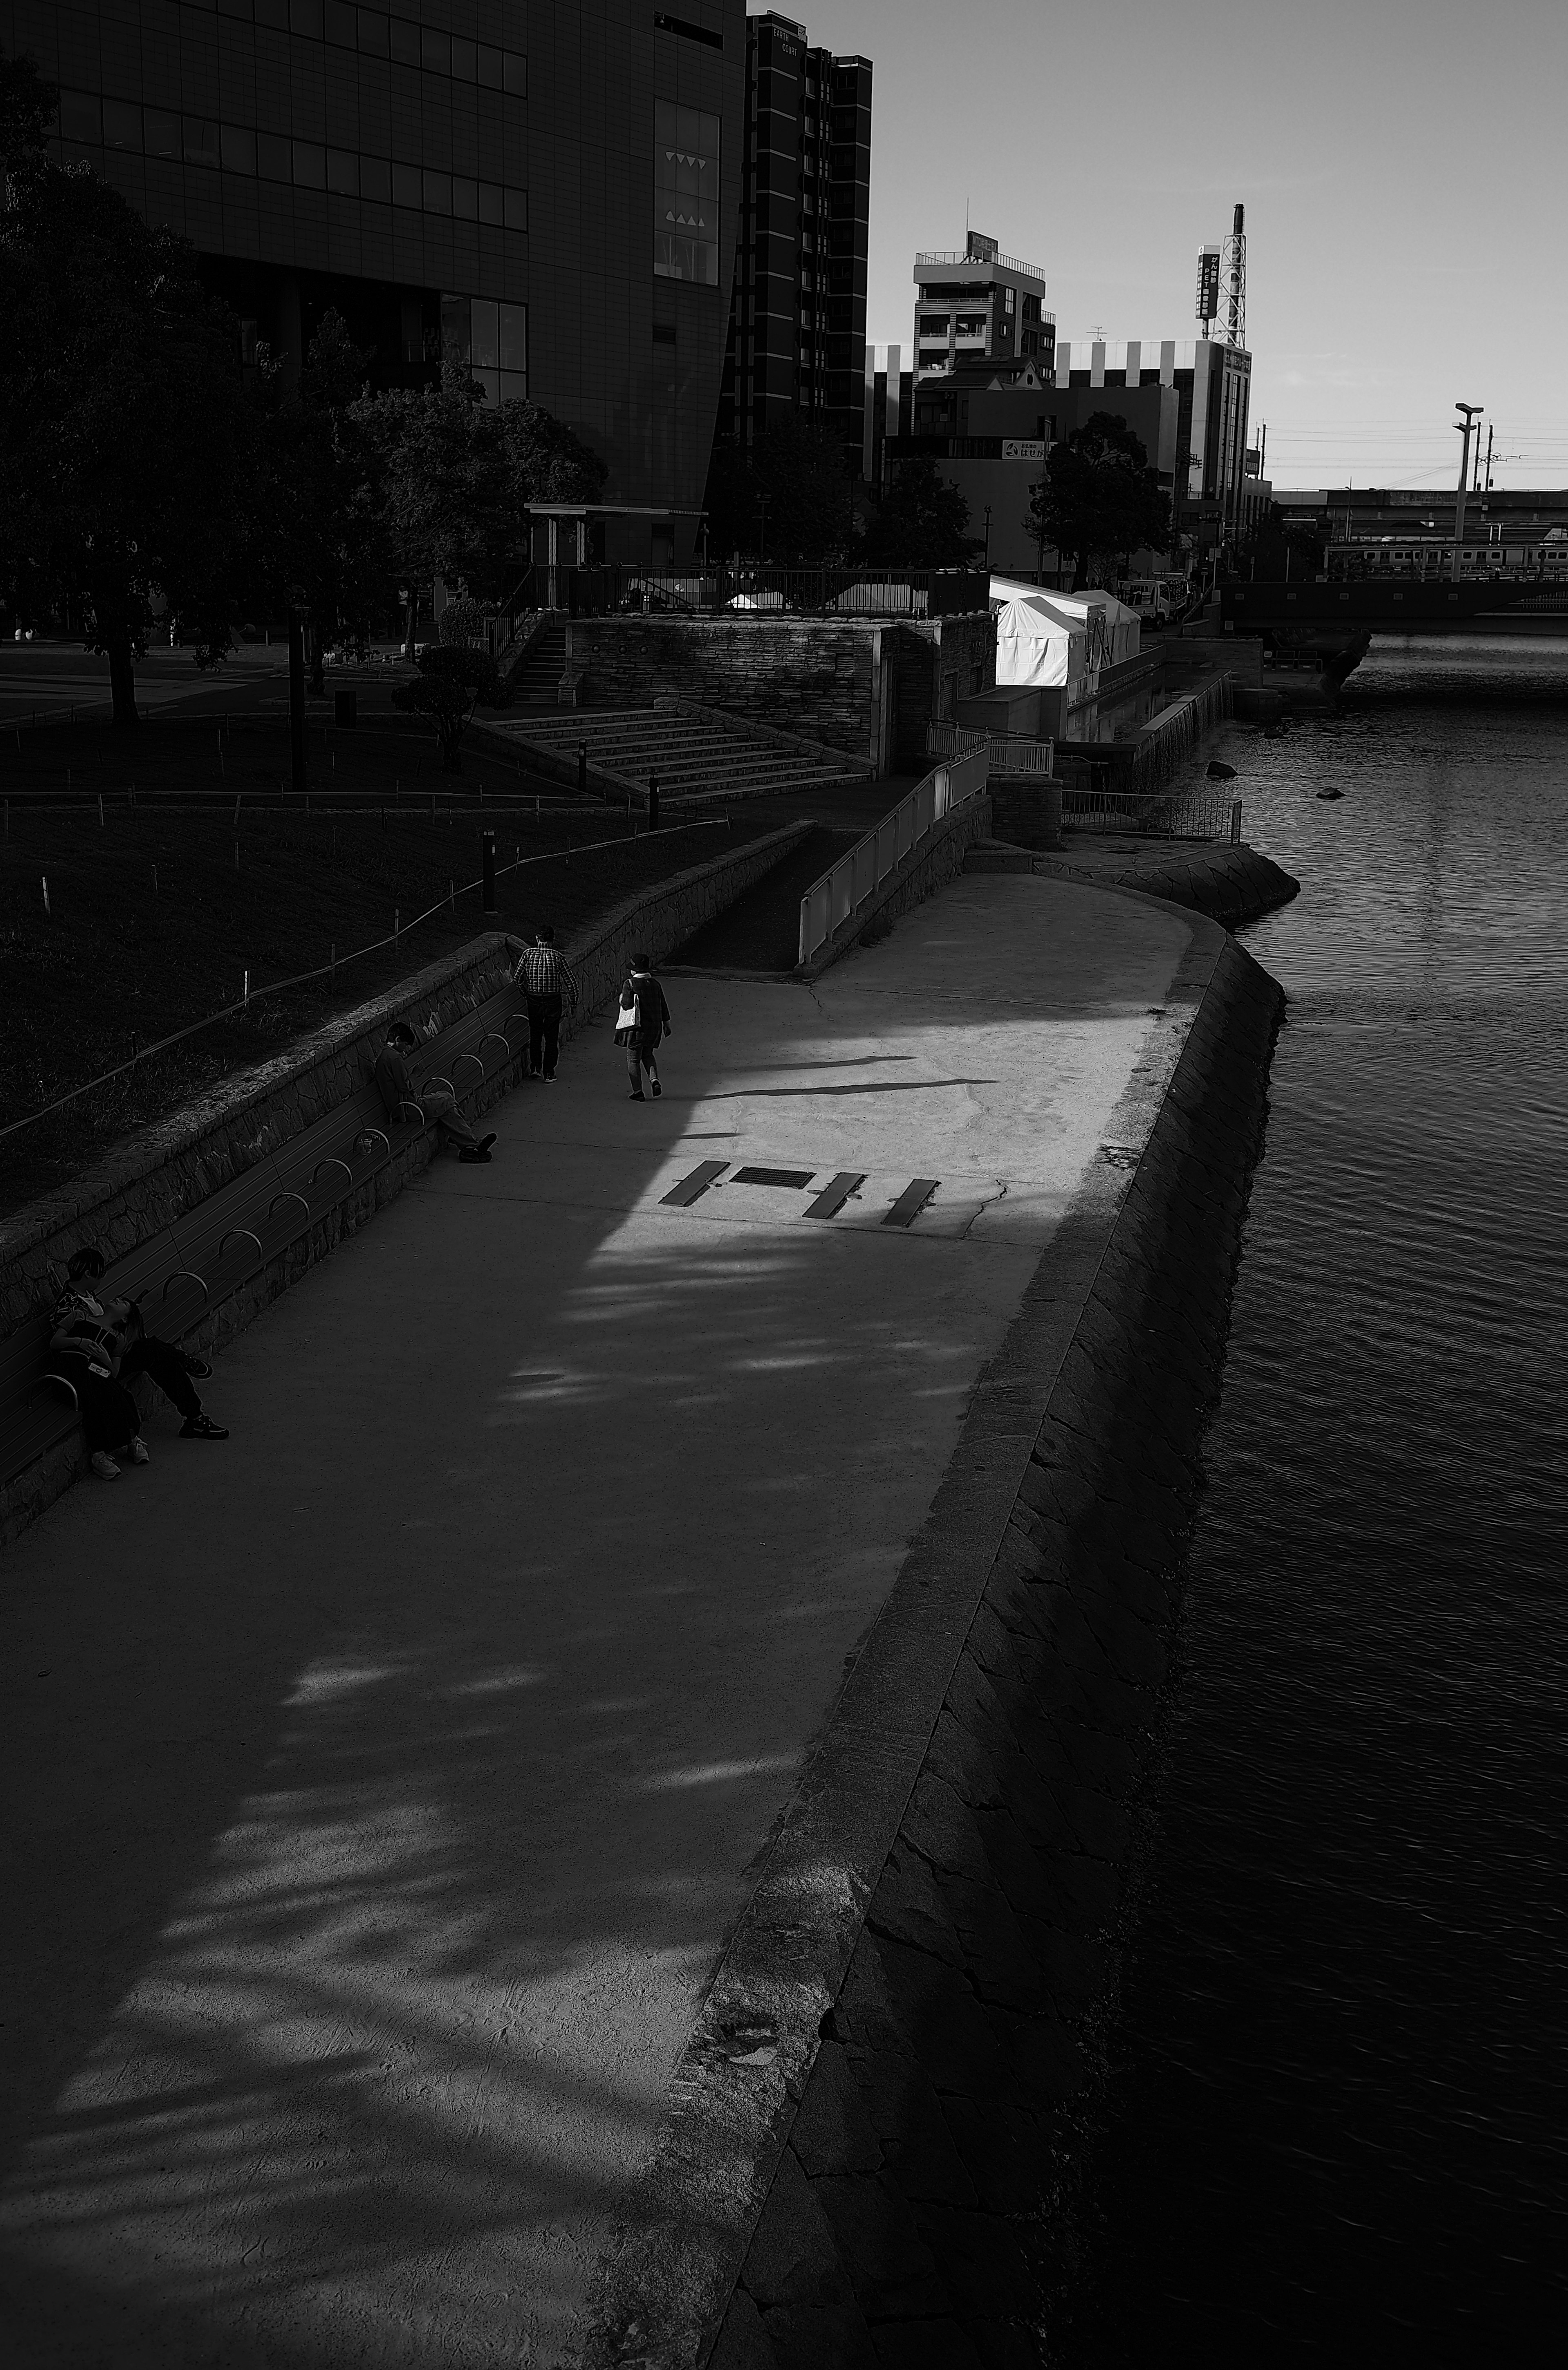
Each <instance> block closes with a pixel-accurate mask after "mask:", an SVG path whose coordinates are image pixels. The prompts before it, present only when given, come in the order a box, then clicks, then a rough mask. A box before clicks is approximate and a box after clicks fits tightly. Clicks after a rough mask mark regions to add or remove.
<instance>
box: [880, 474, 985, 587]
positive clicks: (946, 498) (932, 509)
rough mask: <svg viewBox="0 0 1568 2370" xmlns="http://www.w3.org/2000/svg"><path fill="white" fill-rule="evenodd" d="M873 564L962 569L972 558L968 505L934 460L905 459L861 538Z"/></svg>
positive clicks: (881, 566) (972, 542)
mask: <svg viewBox="0 0 1568 2370" xmlns="http://www.w3.org/2000/svg"><path fill="white" fill-rule="evenodd" d="M861 552H862V556H863V557H864V558H865V560H866V562H867V564H868V565H869V566H870V567H874V568H883V567H886V568H963V567H966V566H967V565H968V563H969V562H970V561H971V560H972V559H973V558H974V537H973V536H972V535H971V534H970V532H969V504H968V503H967V502H966V501H965V500H964V499H963V494H962V493H961V491H960V490H959V489H958V487H956V486H955V485H954V484H953V483H952V482H951V478H948V477H943V475H942V473H941V471H940V469H939V467H938V466H937V464H936V463H935V461H929V460H918V461H905V462H902V463H900V464H899V465H898V467H897V474H896V476H895V477H894V481H893V484H892V485H891V487H890V488H889V489H888V494H887V499H886V500H885V501H883V502H882V505H881V507H880V509H879V510H878V511H877V512H876V513H875V515H874V516H873V517H872V519H871V520H870V523H869V524H868V526H867V528H866V531H865V535H864V537H863V538H862V542H861Z"/></svg>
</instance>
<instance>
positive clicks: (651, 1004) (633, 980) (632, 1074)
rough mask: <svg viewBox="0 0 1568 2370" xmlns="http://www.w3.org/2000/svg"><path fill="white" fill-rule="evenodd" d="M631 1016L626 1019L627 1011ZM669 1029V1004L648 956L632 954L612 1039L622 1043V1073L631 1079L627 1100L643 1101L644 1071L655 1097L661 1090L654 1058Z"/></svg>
mask: <svg viewBox="0 0 1568 2370" xmlns="http://www.w3.org/2000/svg"><path fill="white" fill-rule="evenodd" d="M628 1013H630V1014H631V1015H632V1016H633V1017H632V1018H631V1019H630V1020H629V1021H628V1018H627V1015H628ZM672 1033H673V1031H672V1030H671V1025H670V1007H669V1005H668V1004H667V1003H666V1002H665V1000H664V991H663V988H662V987H661V986H660V984H659V982H658V981H657V980H656V979H655V978H654V976H653V962H652V958H651V956H650V955H647V954H635V955H633V956H632V959H631V969H630V971H629V972H628V974H627V976H626V978H625V980H624V981H623V982H622V983H621V992H620V1013H619V1016H618V1018H617V1027H616V1042H617V1045H624V1046H625V1047H626V1074H627V1076H628V1078H629V1079H630V1081H631V1100H632V1101H633V1102H634V1103H642V1102H646V1101H647V1099H648V1098H647V1096H646V1095H645V1094H644V1093H643V1091H642V1073H643V1071H644V1070H646V1071H647V1073H648V1076H649V1077H650V1078H651V1081H652V1086H653V1092H654V1095H655V1097H656V1098H657V1097H658V1096H660V1095H662V1094H663V1091H664V1089H663V1087H662V1086H661V1085H660V1083H659V1064H658V1060H657V1055H658V1051H659V1041H660V1040H661V1038H663V1037H668V1036H670V1035H671V1034H672Z"/></svg>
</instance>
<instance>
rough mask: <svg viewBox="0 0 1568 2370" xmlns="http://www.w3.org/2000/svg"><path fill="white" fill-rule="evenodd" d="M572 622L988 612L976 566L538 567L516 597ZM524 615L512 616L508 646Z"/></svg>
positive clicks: (986, 582) (982, 575) (987, 591)
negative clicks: (574, 619) (630, 618)
mask: <svg viewBox="0 0 1568 2370" xmlns="http://www.w3.org/2000/svg"><path fill="white" fill-rule="evenodd" d="M515 597H518V598H520V599H521V600H523V601H525V602H531V603H532V605H533V606H535V607H536V608H551V609H556V610H559V612H560V613H561V614H562V615H563V616H569V617H614V616H686V617H695V616H705V617H710V616H717V615H719V614H721V613H722V614H725V615H728V616H769V615H772V616H782V615H792V616H871V617H886V616H892V617H951V616H957V615H959V614H960V613H962V612H963V611H983V610H988V608H989V606H990V599H991V580H990V577H989V575H988V574H987V573H986V571H985V570H984V569H973V568H881V569H874V568H769V567H765V566H752V565H749V564H744V565H742V566H740V567H738V568H737V567H711V568H708V569H696V568H693V569H680V570H674V569H670V570H660V569H649V568H635V567H630V566H627V565H625V564H623V563H621V562H619V561H615V562H610V561H605V563H603V564H602V565H594V564H592V563H591V564H589V565H587V566H584V567H581V568H580V567H577V566H575V565H573V566H568V565H567V564H566V563H565V562H562V563H561V564H560V565H559V566H558V567H556V568H552V569H541V568H536V569H533V571H532V572H531V575H530V576H529V577H528V578H527V579H525V581H524V583H523V584H522V585H520V586H519V587H518V592H517V595H516V596H515ZM525 615H526V610H525V609H519V610H518V611H516V612H513V615H512V616H511V618H510V620H509V626H508V628H507V631H506V635H505V641H504V645H503V646H504V647H510V645H511V643H512V641H513V640H515V639H516V637H517V635H518V634H519V633H520V632H521V631H522V629H523V619H524V617H525Z"/></svg>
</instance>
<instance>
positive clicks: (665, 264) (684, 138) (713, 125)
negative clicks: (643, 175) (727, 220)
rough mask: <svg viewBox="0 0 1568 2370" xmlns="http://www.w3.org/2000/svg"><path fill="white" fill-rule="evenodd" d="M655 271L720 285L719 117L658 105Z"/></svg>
mask: <svg viewBox="0 0 1568 2370" xmlns="http://www.w3.org/2000/svg"><path fill="white" fill-rule="evenodd" d="M653 270H654V274H655V276H656V277H657V278H658V279H661V280H695V281H696V282H698V285H699V286H701V287H704V288H716V287H717V286H718V284H719V118H718V117H717V116H716V115H707V114H704V113H703V111H702V109H700V108H696V107H679V106H677V105H676V104H675V102H674V100H673V99H668V98H656V99H655V100H654V102H653Z"/></svg>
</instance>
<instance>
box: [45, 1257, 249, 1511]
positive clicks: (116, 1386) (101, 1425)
mask: <svg viewBox="0 0 1568 2370" xmlns="http://www.w3.org/2000/svg"><path fill="white" fill-rule="evenodd" d="M103 1271H104V1256H103V1253H102V1252H101V1251H100V1250H97V1249H95V1248H93V1247H92V1246H91V1245H88V1247H87V1248H86V1249H84V1250H79V1251H76V1252H75V1253H73V1255H72V1259H71V1262H70V1265H69V1267H68V1268H67V1269H66V1275H67V1277H68V1279H69V1281H68V1282H67V1283H66V1285H65V1287H64V1289H63V1291H62V1293H61V1294H60V1296H59V1298H58V1299H57V1300H56V1302H55V1304H54V1330H53V1332H52V1334H51V1336H50V1341H49V1354H50V1371H51V1373H52V1374H57V1375H61V1376H62V1377H63V1380H64V1381H66V1382H68V1383H69V1384H70V1385H71V1386H72V1388H73V1390H74V1391H75V1394H76V1405H77V1407H78V1408H79V1409H80V1410H81V1417H82V1432H83V1434H84V1436H85V1438H86V1444H87V1450H88V1454H89V1455H90V1458H91V1461H92V1468H93V1471H94V1472H95V1473H96V1474H97V1475H98V1478H99V1480H100V1481H112V1480H114V1479H115V1478H117V1476H118V1475H119V1472H120V1467H119V1466H118V1465H117V1464H116V1463H115V1452H116V1451H117V1450H118V1451H119V1452H120V1454H121V1455H127V1456H129V1457H130V1459H131V1462H132V1464H133V1465H145V1464H148V1463H149V1462H150V1461H151V1452H150V1451H149V1449H148V1447H147V1444H146V1442H145V1441H144V1439H143V1437H142V1419H141V1415H140V1413H139V1411H138V1409H137V1406H136V1402H135V1400H134V1398H133V1397H132V1395H131V1392H130V1390H129V1388H128V1387H127V1385H128V1383H129V1381H130V1378H131V1377H132V1376H133V1375H147V1376H148V1377H149V1378H150V1379H151V1380H152V1381H153V1382H155V1383H156V1385H157V1386H158V1388H159V1390H160V1391H162V1393H163V1395H164V1397H165V1398H167V1399H172V1400H173V1402H174V1405H175V1407H176V1408H177V1409H179V1413H180V1414H181V1415H182V1416H183V1417H184V1419H185V1421H184V1422H183V1423H182V1424H181V1425H180V1428H179V1436H180V1438H181V1440H226V1439H227V1438H228V1433H227V1432H226V1431H225V1428H224V1426H223V1425H222V1424H218V1423H214V1422H213V1420H212V1418H211V1416H209V1415H207V1414H206V1413H205V1412H204V1411H203V1409H202V1402H201V1399H200V1398H198V1396H197V1394H196V1392H195V1391H194V1390H193V1389H192V1388H191V1376H192V1375H200V1376H201V1377H202V1380H203V1381H205V1379H206V1377H207V1376H208V1375H210V1374H211V1373H212V1371H213V1370H212V1368H211V1366H209V1365H208V1363H207V1362H206V1360H205V1359H204V1358H193V1357H192V1356H191V1355H190V1352H188V1351H185V1350H178V1349H176V1348H175V1346H174V1344H173V1343H172V1342H171V1341H160V1340H157V1338H156V1335H154V1334H151V1333H149V1332H148V1331H147V1329H146V1328H145V1326H144V1324H143V1322H142V1311H141V1309H140V1307H139V1306H137V1304H136V1302H135V1301H133V1300H99V1299H98V1298H97V1297H96V1295H95V1294H93V1293H92V1292H91V1291H90V1290H89V1288H88V1284H89V1280H90V1282H91V1283H97V1282H98V1278H99V1276H101V1275H102V1273H103Z"/></svg>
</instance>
